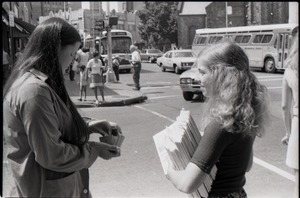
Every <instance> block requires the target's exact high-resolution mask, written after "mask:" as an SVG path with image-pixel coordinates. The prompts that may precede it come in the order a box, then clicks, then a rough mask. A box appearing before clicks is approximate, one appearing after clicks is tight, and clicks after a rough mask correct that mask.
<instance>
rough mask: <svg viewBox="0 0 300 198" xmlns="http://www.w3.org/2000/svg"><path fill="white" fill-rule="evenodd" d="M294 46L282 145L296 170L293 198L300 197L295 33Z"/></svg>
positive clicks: (285, 84) (286, 81)
mask: <svg viewBox="0 0 300 198" xmlns="http://www.w3.org/2000/svg"><path fill="white" fill-rule="evenodd" d="M293 33H294V34H293V38H292V42H291V43H292V45H291V48H290V50H289V54H288V57H287V59H286V69H285V71H284V75H283V80H282V103H281V104H282V113H283V121H284V126H285V132H286V135H285V136H284V138H283V139H282V143H283V144H285V145H287V146H288V148H287V155H286V165H287V166H288V167H290V168H293V169H294V172H295V176H296V185H295V190H294V195H293V197H299V195H298V194H299V95H298V94H299V81H298V80H299V68H298V67H299V62H298V60H299V58H298V57H299V52H298V48H299V47H298V45H299V43H298V42H299V38H298V37H299V34H298V27H297V28H296V29H295V31H293Z"/></svg>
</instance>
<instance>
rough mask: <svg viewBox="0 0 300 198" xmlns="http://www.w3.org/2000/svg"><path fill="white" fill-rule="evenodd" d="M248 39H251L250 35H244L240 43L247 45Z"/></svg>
mask: <svg viewBox="0 0 300 198" xmlns="http://www.w3.org/2000/svg"><path fill="white" fill-rule="evenodd" d="M250 38H251V36H250V35H244V36H243V39H242V40H241V43H248V42H249V40H250Z"/></svg>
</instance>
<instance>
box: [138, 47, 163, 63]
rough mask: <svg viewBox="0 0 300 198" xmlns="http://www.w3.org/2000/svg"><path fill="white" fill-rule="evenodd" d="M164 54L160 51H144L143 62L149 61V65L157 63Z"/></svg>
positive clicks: (142, 54)
mask: <svg viewBox="0 0 300 198" xmlns="http://www.w3.org/2000/svg"><path fill="white" fill-rule="evenodd" d="M162 55H163V53H162V52H161V51H160V50H159V49H143V50H142V53H141V59H142V61H149V63H155V62H156V60H157V58H158V57H161V56H162Z"/></svg>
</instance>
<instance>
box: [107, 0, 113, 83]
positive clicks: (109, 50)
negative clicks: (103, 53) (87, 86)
mask: <svg viewBox="0 0 300 198" xmlns="http://www.w3.org/2000/svg"><path fill="white" fill-rule="evenodd" d="M106 7H107V13H106V16H107V18H108V21H109V17H110V8H109V1H107V2H106ZM106 31H107V59H108V61H107V64H108V72H107V81H108V82H114V81H115V76H114V73H113V70H112V46H111V45H112V43H111V27H110V24H109V22H108V26H107V27H106Z"/></svg>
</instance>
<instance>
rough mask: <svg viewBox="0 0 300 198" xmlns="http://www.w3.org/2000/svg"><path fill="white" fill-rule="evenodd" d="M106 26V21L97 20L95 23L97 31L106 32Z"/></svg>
mask: <svg viewBox="0 0 300 198" xmlns="http://www.w3.org/2000/svg"><path fill="white" fill-rule="evenodd" d="M104 28H105V25H104V20H96V21H95V30H99V31H102V30H104Z"/></svg>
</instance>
